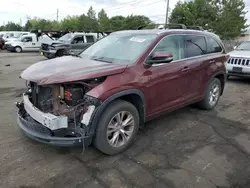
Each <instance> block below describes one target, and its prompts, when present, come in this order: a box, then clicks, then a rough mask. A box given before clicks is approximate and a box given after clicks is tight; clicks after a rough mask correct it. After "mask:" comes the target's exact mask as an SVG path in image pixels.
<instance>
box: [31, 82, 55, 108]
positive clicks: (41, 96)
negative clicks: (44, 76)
mask: <svg viewBox="0 0 250 188" xmlns="http://www.w3.org/2000/svg"><path fill="white" fill-rule="evenodd" d="M30 87H31V99H32V103H33V104H34V106H35V107H37V108H38V109H39V110H41V111H43V112H50V111H51V109H52V88H50V87H44V86H39V85H37V84H36V83H34V82H31V83H30Z"/></svg>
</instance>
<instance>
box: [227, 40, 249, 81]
mask: <svg viewBox="0 0 250 188" xmlns="http://www.w3.org/2000/svg"><path fill="white" fill-rule="evenodd" d="M228 55H229V56H230V59H229V60H228V61H227V64H226V68H227V72H228V77H230V76H237V77H250V41H245V42H242V43H241V44H240V45H239V46H237V47H235V48H234V50H233V51H232V52H229V53H228Z"/></svg>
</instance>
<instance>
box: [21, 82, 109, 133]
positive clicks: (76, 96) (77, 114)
mask: <svg viewBox="0 0 250 188" xmlns="http://www.w3.org/2000/svg"><path fill="white" fill-rule="evenodd" d="M104 80H105V77H101V78H95V79H91V80H84V81H77V82H74V83H63V84H54V85H37V84H36V83H34V82H27V83H26V85H27V88H28V91H27V92H26V93H25V94H27V95H28V96H29V100H30V101H31V103H32V104H33V105H34V106H35V107H36V108H37V109H39V110H40V111H42V112H44V113H51V114H53V115H55V116H67V117H68V128H67V132H69V133H67V135H68V136H73V135H75V134H76V133H77V132H79V131H77V130H79V128H80V129H81V128H83V127H82V126H87V125H88V123H89V118H88V119H87V120H86V117H84V114H85V116H86V114H87V113H88V111H91V113H93V111H94V109H95V108H96V107H97V106H98V104H97V103H98V102H99V101H93V98H89V97H87V96H86V95H85V94H86V93H87V92H88V91H90V90H91V89H93V88H94V87H96V86H97V85H99V84H100V83H102V82H103V81H104ZM91 107H92V108H91ZM59 132H60V131H59ZM71 134H73V135H71Z"/></svg>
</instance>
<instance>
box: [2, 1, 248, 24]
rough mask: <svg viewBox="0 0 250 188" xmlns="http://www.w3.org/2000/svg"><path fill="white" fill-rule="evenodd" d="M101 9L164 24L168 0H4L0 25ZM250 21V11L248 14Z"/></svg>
mask: <svg viewBox="0 0 250 188" xmlns="http://www.w3.org/2000/svg"><path fill="white" fill-rule="evenodd" d="M177 1H178V0H170V8H171V9H172V8H174V6H175V4H176V2H177ZM244 1H245V3H246V6H247V10H250V0H244ZM91 5H92V6H93V8H94V9H95V10H96V12H98V11H100V10H101V8H104V10H105V11H106V12H107V14H108V16H109V17H111V16H115V15H123V16H127V15H129V14H140V15H145V16H148V17H149V18H150V19H151V20H153V21H155V22H158V23H164V21H165V12H166V1H165V0H41V1H38V0H22V1H20V0H2V2H1V4H0V25H2V24H4V23H5V24H6V23H7V22H8V21H13V22H16V23H20V22H22V25H23V24H25V22H26V21H27V17H31V18H32V17H39V18H44V19H51V20H52V19H56V11H57V9H59V19H63V18H64V17H65V16H67V15H80V14H82V13H86V12H87V10H88V8H89V7H90V6H91ZM248 17H249V19H248V20H249V22H248V23H250V14H247V18H248Z"/></svg>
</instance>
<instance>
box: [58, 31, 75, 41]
mask: <svg viewBox="0 0 250 188" xmlns="http://www.w3.org/2000/svg"><path fill="white" fill-rule="evenodd" d="M73 37H74V35H73V34H72V33H67V34H66V35H63V36H62V37H60V38H59V39H58V40H59V41H63V42H67V41H70V40H71V39H72V38H73Z"/></svg>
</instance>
